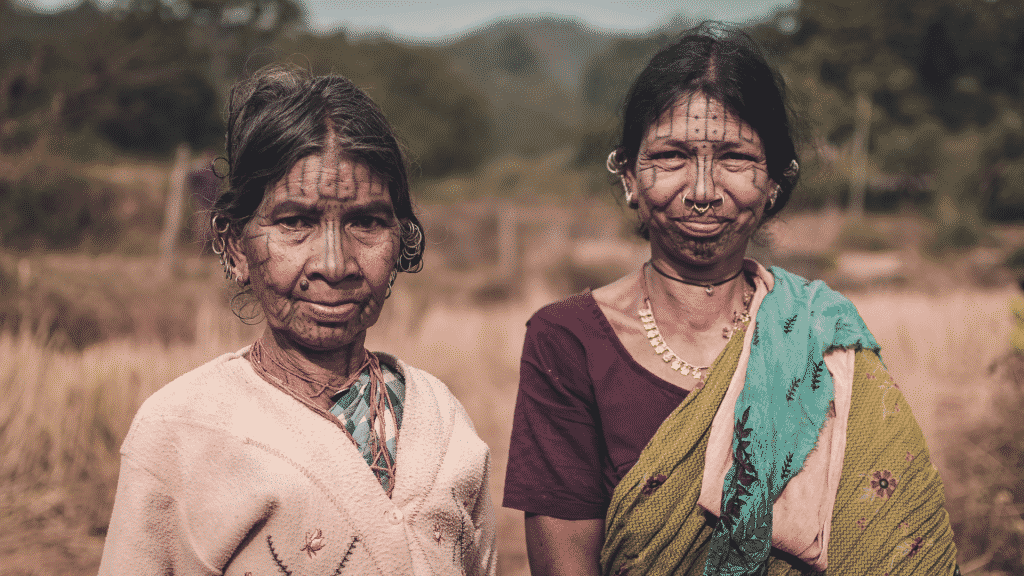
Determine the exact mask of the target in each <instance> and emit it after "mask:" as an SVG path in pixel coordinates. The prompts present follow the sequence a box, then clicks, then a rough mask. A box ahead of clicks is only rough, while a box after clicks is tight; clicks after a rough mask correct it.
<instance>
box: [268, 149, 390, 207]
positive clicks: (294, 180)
mask: <svg viewBox="0 0 1024 576" xmlns="http://www.w3.org/2000/svg"><path fill="white" fill-rule="evenodd" d="M270 192H271V194H270V195H271V198H272V199H274V200H279V199H284V198H292V199H296V200H299V199H305V200H314V201H316V200H339V201H343V200H354V199H355V198H357V197H358V196H360V193H362V194H364V195H367V196H370V197H376V196H382V195H384V196H386V195H387V194H388V190H387V186H386V185H384V181H383V180H382V179H381V178H380V177H378V176H377V175H376V174H374V173H373V171H371V170H370V169H369V167H368V166H366V164H364V163H362V162H357V161H355V160H354V159H352V158H349V157H347V156H345V155H340V156H336V155H333V154H322V155H316V156H307V157H306V158H303V159H302V160H299V161H298V162H296V163H295V165H294V166H292V169H291V170H289V171H288V174H286V175H285V177H284V178H283V179H282V180H281V181H280V182H278V183H277V184H276V185H274V187H273V188H272V189H271V191H270Z"/></svg>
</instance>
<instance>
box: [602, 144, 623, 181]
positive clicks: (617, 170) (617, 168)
mask: <svg viewBox="0 0 1024 576" xmlns="http://www.w3.org/2000/svg"><path fill="white" fill-rule="evenodd" d="M604 167H605V168H607V169H608V171H609V172H611V173H612V174H616V175H619V174H621V173H622V163H621V162H620V161H619V151H618V149H615V150H612V151H611V152H609V153H608V158H607V159H605V161H604Z"/></svg>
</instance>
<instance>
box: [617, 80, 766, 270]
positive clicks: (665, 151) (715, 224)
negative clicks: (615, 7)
mask: <svg viewBox="0 0 1024 576" xmlns="http://www.w3.org/2000/svg"><path fill="white" fill-rule="evenodd" d="M626 180H627V184H628V185H629V186H630V189H631V190H635V191H636V201H637V209H638V211H639V214H640V219H641V221H643V222H644V223H646V224H647V226H648V228H649V230H650V234H651V253H652V258H653V259H654V260H655V263H656V264H659V265H660V266H661V267H663V269H668V270H675V271H677V272H678V273H679V274H680V275H682V276H685V277H687V278H691V279H694V280H716V279H718V278H722V277H725V276H727V275H728V274H731V273H734V272H735V271H736V270H739V268H740V266H741V264H742V261H743V255H744V253H745V251H746V247H747V243H748V242H749V240H750V237H751V236H752V235H753V234H754V231H755V230H756V229H757V227H758V225H759V223H760V221H761V218H762V216H763V214H764V210H765V206H766V203H767V201H768V195H769V192H770V190H771V189H772V188H773V187H774V186H775V184H774V183H773V182H772V181H771V179H770V178H769V177H768V165H767V162H766V159H765V151H764V146H763V145H762V144H761V139H760V137H759V136H758V134H757V132H755V131H754V129H753V128H752V127H751V126H750V125H749V124H747V123H746V122H745V121H743V120H742V119H741V118H739V116H737V115H736V114H735V113H734V112H732V111H731V110H729V109H727V108H726V107H724V106H723V105H722V103H721V102H719V101H718V100H715V99H713V98H709V97H707V96H706V95H704V94H703V93H699V92H698V93H694V94H690V95H686V96H683V97H682V98H680V100H679V101H678V102H677V103H676V104H675V105H674V106H673V107H671V108H669V109H668V110H667V111H666V112H665V114H664V115H662V117H661V118H659V119H658V121H657V122H656V123H654V124H652V125H651V127H650V128H649V129H648V131H647V134H646V135H645V137H644V140H643V142H642V143H641V145H640V151H639V154H638V157H637V162H636V166H635V167H634V170H632V171H627V173H626Z"/></svg>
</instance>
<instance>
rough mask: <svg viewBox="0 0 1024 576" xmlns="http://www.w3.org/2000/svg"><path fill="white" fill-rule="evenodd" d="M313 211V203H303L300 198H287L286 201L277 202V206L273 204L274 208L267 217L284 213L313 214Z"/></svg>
mask: <svg viewBox="0 0 1024 576" xmlns="http://www.w3.org/2000/svg"><path fill="white" fill-rule="evenodd" d="M315 210H316V203H315V202H308V201H303V200H301V199H300V198H288V199H286V200H282V201H280V202H278V203H277V204H274V206H273V207H272V208H271V209H270V211H269V215H270V216H275V215H277V214H281V213H286V212H302V213H309V212H314V211H315Z"/></svg>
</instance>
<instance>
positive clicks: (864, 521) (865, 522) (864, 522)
mask: <svg viewBox="0 0 1024 576" xmlns="http://www.w3.org/2000/svg"><path fill="white" fill-rule="evenodd" d="M867 527H868V519H867V518H865V517H863V516H861V517H860V520H857V528H860V529H861V530H864V529H865V528H867Z"/></svg>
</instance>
